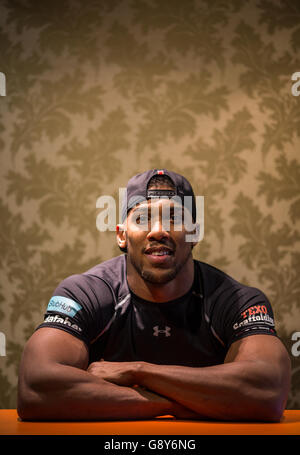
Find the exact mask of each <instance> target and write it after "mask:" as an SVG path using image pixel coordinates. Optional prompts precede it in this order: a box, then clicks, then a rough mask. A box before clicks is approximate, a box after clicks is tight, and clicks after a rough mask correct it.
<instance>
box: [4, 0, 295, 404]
mask: <svg viewBox="0 0 300 455" xmlns="http://www.w3.org/2000/svg"><path fill="white" fill-rule="evenodd" d="M0 71H1V72H2V73H3V74H4V75H5V77H6V95H5V96H1V97H0V164H1V165H0V178H1V180H0V182H1V186H0V218H1V230H0V251H1V254H0V332H1V333H2V336H1V338H0V341H1V340H2V350H1V349H0V352H1V356H0V407H1V408H14V407H15V406H16V386H17V375H18V367H19V360H20V355H21V352H22V349H23V347H24V344H25V342H26V340H27V339H28V338H29V337H30V335H31V334H32V332H33V330H34V329H35V327H36V326H37V325H38V324H39V323H40V322H41V321H42V319H43V314H44V311H45V308H46V306H47V303H48V300H49V298H50V296H51V293H52V291H53V290H54V288H55V287H56V285H57V284H58V282H59V281H60V280H62V279H63V278H65V277H66V276H68V275H70V274H73V273H80V272H83V271H85V270H86V269H87V268H89V267H91V266H92V265H94V264H96V263H98V262H101V261H103V260H106V259H109V258H110V257H112V256H116V255H118V254H119V250H118V248H117V246H116V242H115V237H114V233H113V232H110V231H108V232H99V230H97V228H96V217H97V213H98V212H99V209H97V208H96V200H97V198H98V197H99V196H101V195H111V196H113V197H115V198H116V200H118V194H119V188H122V187H125V186H126V183H127V181H128V179H129V178H130V177H131V176H132V175H134V174H135V173H137V172H142V171H144V170H147V169H149V168H169V169H171V170H174V171H177V172H180V173H182V174H184V175H185V176H186V177H187V178H189V179H190V181H191V182H192V184H193V186H194V190H195V193H196V194H197V195H204V199H205V234H204V239H203V241H202V242H200V244H199V245H198V246H197V247H196V248H195V249H194V257H195V258H196V259H199V260H202V261H204V262H208V263H210V264H213V265H215V266H216V267H219V268H221V269H222V270H224V271H225V272H227V273H228V274H230V275H231V276H233V277H234V278H236V279H237V280H240V281H242V282H244V283H246V284H251V285H253V286H256V287H259V288H260V289H262V290H263V291H264V292H265V293H266V294H267V295H268V297H269V299H270V301H271V303H272V306H273V309H274V313H275V320H276V326H277V331H278V334H279V336H280V337H281V339H282V341H283V342H284V343H285V345H286V347H287V350H288V352H289V354H290V357H291V362H292V369H293V372H292V387H291V392H290V396H289V401H288V408H290V409H292V408H299V406H300V356H299V354H300V348H298V349H297V348H296V347H295V342H297V333H296V332H299V338H300V248H299V245H300V243H299V242H300V233H299V223H300V156H299V151H300V150H299V149H300V97H297V96H294V95H293V93H292V91H291V89H292V84H293V81H292V79H291V78H292V75H293V74H294V73H295V72H297V71H300V3H299V2H292V1H289V0H254V1H251V2H244V1H242V0H232V1H229V2H228V1H225V0H217V1H214V2H212V1H210V0H184V1H182V0H168V1H161V0H90V1H88V2H86V1H83V0H66V1H64V2H61V1H60V0H52V1H46V0H45V1H43V2H36V1H34V0H7V1H6V0H1V1H0ZM295 333H296V335H295ZM292 337H294V338H292ZM3 340H4V341H5V346H3V342H4V341H3ZM295 340H296V341H295ZM293 346H294V349H293Z"/></svg>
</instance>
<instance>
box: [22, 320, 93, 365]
mask: <svg viewBox="0 0 300 455" xmlns="http://www.w3.org/2000/svg"><path fill="white" fill-rule="evenodd" d="M88 357H89V355H88V348H87V346H86V344H85V343H84V342H83V341H82V340H80V339H79V338H77V337H75V336H73V335H71V334H69V333H67V332H65V331H63V330H60V329H55V328H47V327H43V328H40V329H38V330H37V331H36V332H34V334H33V335H32V336H31V338H30V339H29V340H28V342H27V343H26V346H25V348H24V352H23V357H22V361H21V372H22V370H23V369H24V368H25V367H26V368H28V369H29V371H30V369H31V370H36V369H38V368H41V367H42V366H43V365H47V364H62V365H68V366H73V367H76V368H81V369H86V368H87V366H88Z"/></svg>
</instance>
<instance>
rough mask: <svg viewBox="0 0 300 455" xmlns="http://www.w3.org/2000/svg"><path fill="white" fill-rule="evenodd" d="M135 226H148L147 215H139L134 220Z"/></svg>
mask: <svg viewBox="0 0 300 455" xmlns="http://www.w3.org/2000/svg"><path fill="white" fill-rule="evenodd" d="M136 222H137V224H148V216H147V215H139V216H138V217H137V219H136Z"/></svg>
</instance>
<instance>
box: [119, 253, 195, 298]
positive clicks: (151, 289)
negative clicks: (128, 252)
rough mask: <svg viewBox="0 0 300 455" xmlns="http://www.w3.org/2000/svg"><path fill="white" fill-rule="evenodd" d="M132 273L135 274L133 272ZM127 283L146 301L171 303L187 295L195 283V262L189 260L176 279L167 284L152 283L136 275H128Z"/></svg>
mask: <svg viewBox="0 0 300 455" xmlns="http://www.w3.org/2000/svg"><path fill="white" fill-rule="evenodd" d="M131 272H133V271H132V270H131ZM127 282H128V286H129V288H130V290H131V291H132V292H133V293H134V294H136V295H137V296H138V297H141V298H142V299H144V300H148V301H151V302H169V301H170V300H175V299H178V298H179V297H181V296H183V295H184V294H186V293H187V292H188V291H189V290H190V289H191V287H192V285H193V282H194V261H193V258H191V259H190V260H188V262H187V263H186V264H185V266H184V267H183V268H182V269H181V270H180V271H179V273H178V274H177V275H176V277H175V278H174V279H173V280H171V281H168V282H167V283H150V282H149V281H145V280H144V279H143V278H142V277H141V276H140V275H138V274H137V272H136V273H130V272H129V273H128V269H127Z"/></svg>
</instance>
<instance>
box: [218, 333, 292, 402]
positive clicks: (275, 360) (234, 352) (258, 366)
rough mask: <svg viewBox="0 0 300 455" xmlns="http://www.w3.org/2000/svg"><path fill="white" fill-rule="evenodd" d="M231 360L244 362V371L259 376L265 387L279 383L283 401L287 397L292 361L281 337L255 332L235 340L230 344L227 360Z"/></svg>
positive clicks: (253, 376) (278, 390)
mask: <svg viewBox="0 0 300 455" xmlns="http://www.w3.org/2000/svg"><path fill="white" fill-rule="evenodd" d="M230 362H244V365H245V368H244V372H245V374H246V375H247V374H249V379H250V378H254V380H255V379H256V378H258V379H259V378H260V380H261V382H262V383H264V384H265V386H266V387H268V385H269V386H271V385H272V384H273V385H274V384H276V389H277V393H278V394H279V395H280V396H281V397H282V399H283V401H285V400H286V399H287V396H288V393H289V389H290V380H291V362H290V358H289V355H288V353H287V351H286V349H285V347H284V345H283V344H282V342H281V341H280V340H279V338H277V337H274V336H270V335H252V336H249V337H246V338H242V339H240V340H238V341H235V342H234V343H232V345H231V346H230V348H229V350H228V352H227V355H226V358H225V362H224V363H226V364H228V363H230Z"/></svg>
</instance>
